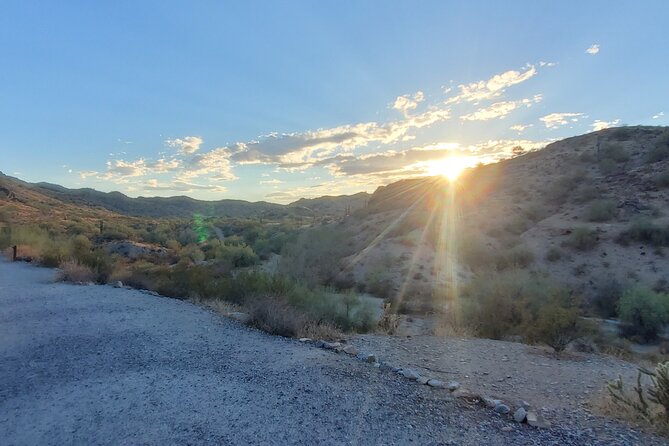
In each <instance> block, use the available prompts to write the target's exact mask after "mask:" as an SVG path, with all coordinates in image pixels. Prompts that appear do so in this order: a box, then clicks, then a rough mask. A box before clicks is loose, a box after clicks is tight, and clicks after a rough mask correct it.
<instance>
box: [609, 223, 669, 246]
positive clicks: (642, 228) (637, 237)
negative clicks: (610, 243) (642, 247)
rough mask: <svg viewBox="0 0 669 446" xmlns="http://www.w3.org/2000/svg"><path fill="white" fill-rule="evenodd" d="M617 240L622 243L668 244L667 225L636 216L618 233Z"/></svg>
mask: <svg viewBox="0 0 669 446" xmlns="http://www.w3.org/2000/svg"><path fill="white" fill-rule="evenodd" d="M617 240H618V242H619V243H621V244H623V245H627V244H629V243H630V242H632V241H636V242H643V243H648V244H650V245H652V246H669V226H664V227H662V226H659V225H657V224H655V223H654V222H653V221H652V220H650V219H648V218H638V219H636V220H634V221H633V222H632V223H631V225H630V227H629V228H628V229H626V230H625V231H623V232H621V233H620V235H619V236H618V239H617Z"/></svg>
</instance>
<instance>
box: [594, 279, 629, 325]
mask: <svg viewBox="0 0 669 446" xmlns="http://www.w3.org/2000/svg"><path fill="white" fill-rule="evenodd" d="M624 291H625V286H624V285H623V284H622V283H621V282H620V281H619V280H617V279H615V278H605V279H601V280H600V281H599V283H597V288H596V291H595V293H594V295H593V297H592V299H591V301H590V304H591V306H592V309H593V310H594V311H595V313H597V314H598V315H599V316H601V317H603V318H612V317H615V316H616V314H617V311H618V302H619V301H620V298H621V297H622V295H623V292H624Z"/></svg>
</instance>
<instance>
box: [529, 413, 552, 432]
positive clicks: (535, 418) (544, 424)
mask: <svg viewBox="0 0 669 446" xmlns="http://www.w3.org/2000/svg"><path fill="white" fill-rule="evenodd" d="M527 424H529V425H530V426H532V427H536V428H540V429H547V428H549V427H551V423H549V422H548V421H546V420H545V419H544V417H542V416H541V415H539V414H537V413H536V412H534V411H533V410H530V411H529V412H527Z"/></svg>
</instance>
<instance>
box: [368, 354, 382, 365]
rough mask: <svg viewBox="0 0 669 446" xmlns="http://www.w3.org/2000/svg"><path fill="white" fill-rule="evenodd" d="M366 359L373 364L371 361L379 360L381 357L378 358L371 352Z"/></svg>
mask: <svg viewBox="0 0 669 446" xmlns="http://www.w3.org/2000/svg"><path fill="white" fill-rule="evenodd" d="M365 361H367V362H369V363H370V364H371V363H374V362H379V358H377V357H376V355H375V354H374V353H370V354H369V355H367V359H365Z"/></svg>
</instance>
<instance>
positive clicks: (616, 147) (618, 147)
mask: <svg viewBox="0 0 669 446" xmlns="http://www.w3.org/2000/svg"><path fill="white" fill-rule="evenodd" d="M600 158H601V159H609V160H612V161H615V162H616V163H622V162H625V161H627V160H629V158H630V156H629V153H627V151H626V150H625V148H624V147H623V146H622V144H617V143H608V144H605V145H604V146H603V147H602V148H601V153H600Z"/></svg>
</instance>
